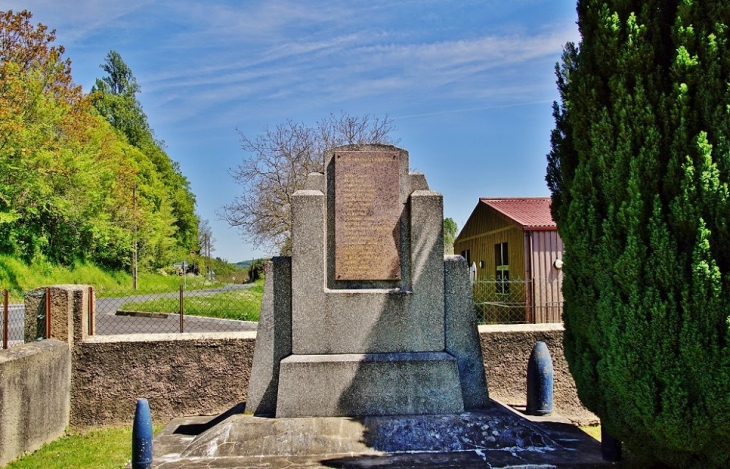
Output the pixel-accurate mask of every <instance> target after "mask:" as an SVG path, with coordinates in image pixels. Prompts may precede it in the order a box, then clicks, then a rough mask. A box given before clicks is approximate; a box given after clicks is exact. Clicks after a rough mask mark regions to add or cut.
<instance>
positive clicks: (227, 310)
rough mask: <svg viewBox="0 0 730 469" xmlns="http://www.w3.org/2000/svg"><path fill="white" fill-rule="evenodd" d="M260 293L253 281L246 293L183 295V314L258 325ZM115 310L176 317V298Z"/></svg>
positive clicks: (129, 304) (258, 283)
mask: <svg viewBox="0 0 730 469" xmlns="http://www.w3.org/2000/svg"><path fill="white" fill-rule="evenodd" d="M263 293H264V281H263V280H257V281H256V282H254V284H253V286H251V287H250V288H247V289H241V290H229V291H226V292H222V293H212V294H200V295H185V297H184V312H185V315H186V316H188V315H189V316H205V317H209V318H219V319H235V320H239V321H258V320H259V312H260V310H261V298H262V297H263ZM119 309H121V310H125V311H142V312H147V313H172V314H177V313H179V312H180V301H179V299H178V298H154V299H150V300H145V301H130V302H127V303H124V304H123V305H122V306H121V307H120V308H119Z"/></svg>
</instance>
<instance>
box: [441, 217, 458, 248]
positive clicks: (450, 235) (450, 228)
mask: <svg viewBox="0 0 730 469" xmlns="http://www.w3.org/2000/svg"><path fill="white" fill-rule="evenodd" d="M458 232H459V227H458V225H457V224H456V222H455V221H454V219H453V218H450V217H449V218H444V254H453V253H454V240H455V239H456V235H457V233H458Z"/></svg>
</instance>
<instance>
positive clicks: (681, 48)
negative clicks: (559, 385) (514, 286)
mask: <svg viewBox="0 0 730 469" xmlns="http://www.w3.org/2000/svg"><path fill="white" fill-rule="evenodd" d="M577 8H578V25H579V29H580V33H581V41H580V43H579V44H578V45H575V44H567V45H566V47H565V48H564V52H563V57H562V60H561V62H560V63H559V64H558V65H557V66H556V75H557V84H558V90H559V92H560V103H555V104H554V107H553V114H554V117H555V129H554V130H553V133H552V136H551V143H552V149H551V152H550V153H549V154H548V168H547V176H546V180H547V182H548V186H549V187H550V190H551V192H552V194H553V207H552V211H553V216H554V218H555V220H556V222H557V225H558V230H559V232H560V234H561V237H562V238H563V240H564V242H565V267H564V269H565V270H564V271H565V280H564V284H563V293H564V298H565V309H564V314H563V318H564V322H565V329H566V332H565V354H566V358H567V360H568V363H569V365H570V370H571V373H572V374H573V376H574V378H575V381H576V385H577V388H578V394H579V396H580V398H581V400H582V401H583V403H584V404H585V405H586V406H587V407H588V408H589V409H591V410H592V411H594V412H595V413H596V414H597V415H598V416H599V417H600V418H601V421H602V423H603V425H605V427H606V430H607V431H608V432H609V433H610V434H612V435H613V436H615V437H617V438H619V439H621V440H623V441H624V443H625V444H626V445H627V446H628V447H629V449H630V450H632V451H634V452H637V453H640V454H643V455H645V456H648V457H649V458H651V459H653V460H656V461H662V462H664V463H668V464H671V465H674V466H678V467H691V466H695V467H730V423H729V422H730V227H729V226H728V217H730V193H729V192H728V179H730V44H729V43H728V41H729V38H730V34H729V33H730V32H729V30H728V26H730V2H727V1H726V0H705V1H702V2H699V1H696V0H695V1H693V0H683V1H677V0H673V1H666V0H649V1H646V0H642V1H639V0H623V1H622V0H613V1H606V0H601V1H597V0H579V1H578V7H577Z"/></svg>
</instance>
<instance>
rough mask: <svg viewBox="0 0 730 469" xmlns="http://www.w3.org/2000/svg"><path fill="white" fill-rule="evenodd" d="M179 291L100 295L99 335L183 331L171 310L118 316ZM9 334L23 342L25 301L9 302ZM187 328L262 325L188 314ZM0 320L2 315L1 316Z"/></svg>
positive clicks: (11, 339) (218, 290) (238, 328)
mask: <svg viewBox="0 0 730 469" xmlns="http://www.w3.org/2000/svg"><path fill="white" fill-rule="evenodd" d="M251 286H252V285H240V284H236V285H233V284H228V285H224V286H222V287H220V288H211V289H207V290H193V291H186V292H185V297H186V298H187V297H192V296H206V295H212V294H216V293H225V292H231V291H234V290H243V289H248V288H251ZM178 297H179V293H178V292H173V293H161V294H160V293H158V294H146V295H144V294H139V295H132V296H127V297H122V298H97V300H96V310H95V316H96V328H95V331H94V333H95V334H97V335H116V334H136V333H174V332H180V315H179V314H167V315H158V316H156V317H139V316H118V315H116V312H117V310H118V309H119V308H120V306H121V305H123V304H125V303H128V302H133V301H144V300H149V299H151V298H170V299H173V298H178ZM8 309H9V318H8V336H9V344H10V345H18V344H20V343H22V342H23V334H24V332H23V329H24V324H25V306H24V305H23V304H11V305H9V308H8ZM183 322H184V324H183V331H184V332H219V331H255V330H256V327H257V325H258V323H257V322H253V321H235V320H228V319H215V318H205V317H199V316H191V315H185V316H184V321H183ZM0 323H2V318H1V317H0Z"/></svg>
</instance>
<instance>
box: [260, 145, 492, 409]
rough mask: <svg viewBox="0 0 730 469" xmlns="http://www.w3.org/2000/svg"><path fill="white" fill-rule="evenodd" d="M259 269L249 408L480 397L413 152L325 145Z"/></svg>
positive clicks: (464, 404) (480, 381)
mask: <svg viewBox="0 0 730 469" xmlns="http://www.w3.org/2000/svg"><path fill="white" fill-rule="evenodd" d="M291 236H292V257H291V259H289V258H274V259H273V261H272V264H271V269H270V271H269V272H268V274H267V280H266V281H267V284H266V287H265V290H264V303H263V305H262V309H261V319H260V322H259V327H258V332H257V341H256V349H255V353H254V361H253V367H252V371H251V379H250V383H249V391H248V401H247V403H246V413H249V414H254V415H257V416H272V417H331V416H374V415H417V414H452V413H458V412H463V411H464V410H467V409H480V408H486V407H487V406H488V403H489V397H488V393H487V385H486V380H485V376H484V366H483V363H482V355H481V349H480V346H479V337H478V331H477V327H476V320H475V316H474V313H473V305H472V300H471V286H470V283H469V277H468V267H467V265H466V261H464V260H463V259H462V258H461V257H460V256H449V257H447V258H444V255H443V252H444V250H443V199H442V196H441V194H439V193H437V192H434V191H431V190H429V187H428V183H427V182H426V178H425V176H424V175H423V174H419V173H410V172H409V161H408V152H407V151H405V150H402V149H399V148H396V147H392V146H384V145H364V146H363V145H361V146H346V147H339V148H335V149H332V150H329V151H328V152H326V154H325V172H324V174H321V173H315V174H310V175H309V177H308V179H307V185H306V188H305V189H304V190H300V191H297V192H296V193H295V194H294V196H293V198H292V233H291Z"/></svg>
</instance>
